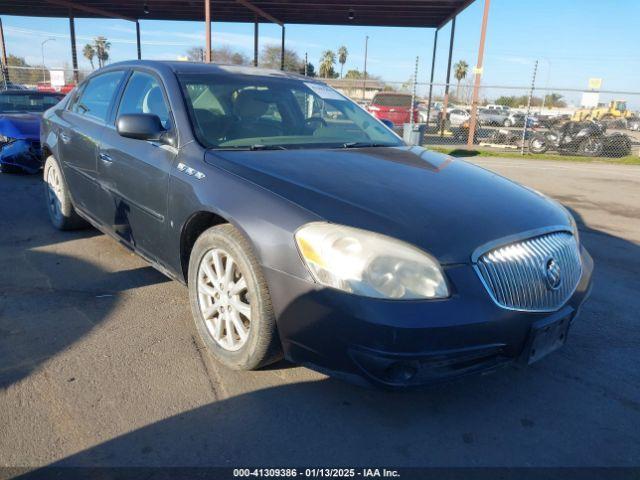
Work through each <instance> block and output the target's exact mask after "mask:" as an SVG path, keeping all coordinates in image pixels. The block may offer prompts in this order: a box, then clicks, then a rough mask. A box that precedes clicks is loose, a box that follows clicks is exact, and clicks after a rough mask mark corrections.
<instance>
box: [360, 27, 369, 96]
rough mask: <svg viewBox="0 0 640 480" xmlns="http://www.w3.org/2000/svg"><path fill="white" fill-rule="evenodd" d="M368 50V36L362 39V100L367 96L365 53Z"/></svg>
mask: <svg viewBox="0 0 640 480" xmlns="http://www.w3.org/2000/svg"><path fill="white" fill-rule="evenodd" d="M368 50H369V35H367V36H366V37H364V79H363V82H362V100H365V95H366V94H367V53H368Z"/></svg>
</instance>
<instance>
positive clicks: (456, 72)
mask: <svg viewBox="0 0 640 480" xmlns="http://www.w3.org/2000/svg"><path fill="white" fill-rule="evenodd" d="M467 73H469V64H468V63H467V62H465V61H464V60H460V61H458V63H456V64H455V65H454V66H453V76H454V77H455V78H456V80H457V81H458V85H457V86H456V99H458V100H460V82H461V81H462V80H464V79H465V78H467Z"/></svg>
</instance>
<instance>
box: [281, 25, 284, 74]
mask: <svg viewBox="0 0 640 480" xmlns="http://www.w3.org/2000/svg"><path fill="white" fill-rule="evenodd" d="M280 70H284V25H282V46H281V47H280Z"/></svg>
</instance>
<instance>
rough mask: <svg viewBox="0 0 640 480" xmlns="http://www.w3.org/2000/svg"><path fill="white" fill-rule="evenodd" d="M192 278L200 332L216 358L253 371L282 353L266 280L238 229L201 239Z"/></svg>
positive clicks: (217, 230) (219, 229)
mask: <svg viewBox="0 0 640 480" xmlns="http://www.w3.org/2000/svg"><path fill="white" fill-rule="evenodd" d="M188 280H189V300H190V303H191V311H192V313H193V318H194V321H195V323H196V328H197V330H198V334H199V335H200V338H201V339H202V341H203V342H204V344H205V345H206V346H207V348H208V349H209V351H210V352H211V353H212V354H213V356H214V357H215V358H216V360H218V361H219V362H220V363H222V364H224V365H226V366H227V367H229V368H232V369H234V370H254V369H257V368H260V367H263V366H265V365H268V364H269V363H273V362H275V361H277V360H279V359H280V358H281V357H282V353H281V348H280V342H279V338H278V334H277V330H276V322H275V316H274V313H273V307H272V306H271V297H270V295H269V290H268V288H267V283H266V281H265V279H264V277H263V274H262V270H261V269H260V266H259V264H258V262H257V260H256V257H255V255H254V253H253V249H252V248H251V245H250V244H249V242H248V241H247V240H246V239H245V238H244V236H243V235H242V234H241V233H240V232H239V231H238V230H237V229H236V228H235V227H233V226H232V225H229V224H224V225H218V226H215V227H211V228H209V229H208V230H206V231H205V232H204V233H203V234H202V235H200V237H198V239H197V240H196V243H195V245H194V246H193V250H192V251H191V257H190V259H189V279H188Z"/></svg>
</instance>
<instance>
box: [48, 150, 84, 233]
mask: <svg viewBox="0 0 640 480" xmlns="http://www.w3.org/2000/svg"><path fill="white" fill-rule="evenodd" d="M44 182H45V196H46V198H47V210H48V212H49V219H50V220H51V223H52V224H53V226H54V227H56V228H57V229H58V230H77V229H80V228H86V227H87V226H88V225H89V224H88V223H87V222H86V221H85V220H84V219H83V218H82V217H80V216H79V215H78V214H77V212H76V210H75V208H73V204H72V203H71V196H70V195H69V187H68V186H67V183H66V182H65V180H64V177H63V176H62V171H61V170H60V166H59V165H58V162H57V160H56V159H55V158H54V157H53V155H51V156H49V157H48V158H47V161H46V162H45V164H44Z"/></svg>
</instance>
